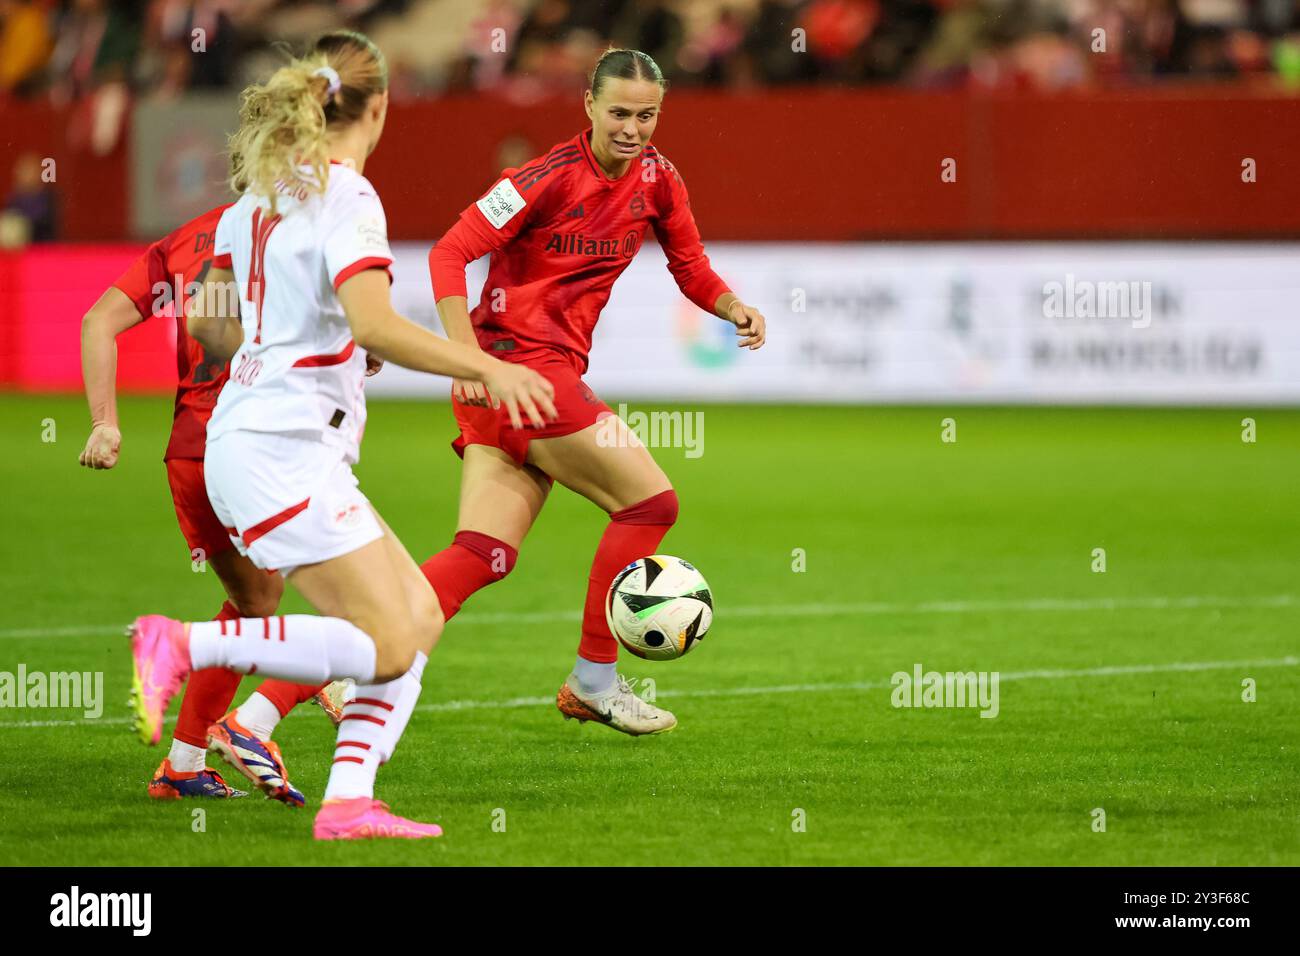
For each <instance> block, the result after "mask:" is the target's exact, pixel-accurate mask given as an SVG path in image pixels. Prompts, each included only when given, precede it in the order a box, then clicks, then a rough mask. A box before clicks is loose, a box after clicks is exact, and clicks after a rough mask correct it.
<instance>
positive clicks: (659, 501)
mask: <svg viewBox="0 0 1300 956" xmlns="http://www.w3.org/2000/svg"><path fill="white" fill-rule="evenodd" d="M609 519H610V520H609V527H607V528H606V529H605V533H604V534H603V535H602V536H601V539H600V545H599V547H597V548H596V558H595V560H594V561H592V562H591V576H590V577H589V578H588V579H587V604H586V607H584V608H583V610H582V641H581V642H580V643H579V644H578V656H580V657H582V658H583V659H584V660H589V661H591V662H592V663H594V664H612V663H614V662H615V661H617V660H618V641H616V640H615V639H614V635H613V634H611V633H609V625H608V624H606V623H605V595H606V594H608V593H609V585H610V582H611V581H613V580H614V575H616V574H618V572H619V571H621V570H622V569H623V568H625V567H627V566H628V565H629V564H631V563H632V562H633V561H635V560H637V558H644V557H646V556H647V555H650V554H654V553H655V551H656V550H657V549H658V548H659V542H660V541H662V540H663V539H664V535H666V534H667V533H668V529H669V528H671V527H672V526H673V522H674V521H676V520H677V492H675V491H673V490H672V489H669V490H668V491H664V492H661V493H660V494H657V495H655V496H654V497H653V498H647V499H646V500H645V501H642V502H641V503H639V504H635V505H633V506H632V507H630V508H624V509H623V510H622V511H615V512H614V513H613V514H611V515H610V516H609Z"/></svg>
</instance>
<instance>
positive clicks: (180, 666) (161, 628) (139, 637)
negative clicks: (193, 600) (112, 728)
mask: <svg viewBox="0 0 1300 956" xmlns="http://www.w3.org/2000/svg"><path fill="white" fill-rule="evenodd" d="M127 633H128V634H130V635H131V658H132V666H133V670H134V674H133V675H132V680H131V709H132V710H133V711H134V719H133V721H132V723H133V725H134V727H135V732H136V733H137V734H139V735H140V740H141V742H142V743H145V744H148V745H149V746H153V745H155V744H157V743H158V741H160V740H162V727H163V716H164V715H165V714H166V713H167V705H168V704H170V703H171V700H172V698H173V697H175V696H176V693H177V692H178V691H179V690H180V689H181V683H182V682H183V681H184V680H185V678H186V676H188V675H189V672H190V647H189V644H190V642H189V627H188V625H186V624H182V623H181V622H180V621H173V620H172V619H171V618H169V617H163V616H162V615H161V614H146V615H145V616H144V617H137V618H136V619H135V623H133V624H132V625H131V628H130V630H129V631H127Z"/></svg>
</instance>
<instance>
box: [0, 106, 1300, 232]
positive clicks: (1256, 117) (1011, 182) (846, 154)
mask: <svg viewBox="0 0 1300 956" xmlns="http://www.w3.org/2000/svg"><path fill="white" fill-rule="evenodd" d="M232 107H233V99H232ZM583 121H584V117H583V114H582V112H581V108H580V105H579V104H578V103H577V102H576V101H575V100H569V99H563V100H555V99H550V100H545V101H542V102H538V103H533V104H520V103H512V102H507V101H504V100H500V99H497V98H488V97H479V96H449V97H444V98H441V99H438V100H436V101H429V102H421V103H405V104H396V105H394V107H393V108H392V111H391V113H390V116H389V123H388V132H387V134H386V137H385V140H384V144H383V147H382V148H381V149H380V150H379V152H378V153H376V155H375V157H374V158H373V160H372V164H371V166H370V167H368V169H367V172H368V174H369V175H370V176H371V178H372V179H373V180H374V181H375V183H376V185H377V186H378V187H379V190H380V192H381V194H382V195H383V197H384V203H385V206H386V208H387V210H388V215H389V226H390V230H391V233H392V235H393V237H394V238H395V239H432V238H434V237H436V236H437V235H439V234H440V233H441V232H442V231H443V230H444V229H446V227H447V226H448V225H449V224H450V223H451V222H452V220H453V219H454V217H455V216H456V215H457V214H458V213H459V211H460V210H461V209H462V208H464V207H465V206H466V205H467V204H468V203H469V202H470V201H471V200H472V199H473V198H475V197H476V196H477V195H478V194H479V193H480V191H482V190H483V189H484V188H485V187H486V186H488V185H490V183H491V180H492V178H493V176H494V174H495V172H496V171H497V170H498V168H499V159H498V154H499V151H500V147H501V144H502V143H503V142H504V141H506V140H507V139H510V138H512V137H522V138H523V139H524V140H526V141H527V143H528V146H527V147H525V148H527V149H530V150H531V151H532V152H539V151H542V150H544V149H546V148H547V147H549V146H550V145H551V144H552V143H554V142H558V141H559V140H561V139H563V138H565V137H567V136H570V135H572V134H573V133H574V132H576V131H577V130H578V129H579V128H581V127H582V125H583ZM84 125H85V120H84V117H82V116H81V114H79V113H78V112H76V111H57V112H56V111H51V110H50V109H48V108H45V107H37V106H33V105H30V104H27V105H19V106H15V105H13V104H12V103H9V104H7V105H3V106H0V128H3V137H4V139H5V141H6V156H7V157H15V156H17V155H18V154H19V153H21V152H24V151H28V150H31V151H35V152H37V154H38V155H41V156H47V155H48V156H53V157H55V158H57V159H58V162H59V166H58V186H57V188H58V190H59V193H60V206H61V209H62V214H63V220H64V230H63V235H64V237H65V238H67V239H73V240H105V239H110V240H111V239H119V238H121V237H123V236H126V235H130V232H131V230H130V229H129V225H128V222H129V211H128V210H129V203H128V202H127V197H128V189H129V186H128V178H129V165H128V157H127V149H126V147H125V146H122V145H119V146H118V148H117V149H115V150H114V151H113V152H112V153H111V154H110V155H108V156H105V157H100V158H93V157H90V156H89V155H88V154H87V153H86V152H85V150H84V149H83V148H82V147H80V146H79V145H78V144H79V142H80V140H81V139H82V138H83V136H82V134H81V133H80V132H79V131H80V130H81V129H83V127H84ZM123 139H124V140H125V139H126V137H124V138H123ZM656 142H657V143H658V145H660V146H661V147H662V148H663V150H664V152H665V153H667V155H668V156H669V157H671V158H672V159H673V160H674V162H676V164H677V165H678V166H679V167H680V168H681V169H682V171H683V173H684V174H685V176H686V180H687V183H688V185H689V186H690V189H691V194H692V199H693V202H694V205H695V208H696V213H697V216H698V218H699V220H700V223H701V226H702V228H703V231H704V234H705V236H706V238H712V239H738V240H825V241H837V240H839V241H843V240H852V239H915V238H940V239H987V238H995V239H997V238H1002V239H1013V238H1022V239H1024V238H1049V237H1055V238H1115V239H1136V238H1188V239H1190V238H1207V237H1227V238H1245V237H1256V238H1259V237H1282V236H1286V237H1291V238H1294V237H1297V236H1300V99H1297V98H1294V97H1286V96H1281V95H1275V94H1271V93H1268V92H1260V91H1258V90H1256V89H1246V88H1238V87H1231V86H1229V87H1221V86H1197V87H1173V88H1158V89H1147V90H1133V91H1124V92H1115V91H1107V92H1089V93H1072V94H1062V95H1054V96H1050V97H1049V96H1038V95H1033V94H1027V93H1008V94H996V95H979V94H938V93H921V92H888V91H873V90H827V89H807V90H791V91H755V92H753V93H723V92H713V91H692V90H683V91H674V92H671V93H670V94H669V97H668V100H667V104H666V110H665V113H664V118H663V121H662V125H661V131H660V133H659V135H658V136H657V137H656ZM945 157H952V158H953V159H955V160H956V161H957V180H956V182H954V183H944V182H941V180H940V175H939V174H940V163H941V161H942V160H943V159H944V158H945ZM1245 158H1251V159H1254V160H1255V162H1256V165H1257V169H1258V181H1257V182H1255V183H1250V184H1247V183H1243V182H1242V181H1241V170H1242V165H1241V164H1242V161H1243V159H1245ZM11 165H12V163H11V162H10V163H6V164H4V167H3V168H0V187H2V188H3V189H4V190H5V191H7V189H8V181H9V177H10V175H11V169H10V168H9V167H10V166H11ZM137 238H153V237H145V236H139V237H137Z"/></svg>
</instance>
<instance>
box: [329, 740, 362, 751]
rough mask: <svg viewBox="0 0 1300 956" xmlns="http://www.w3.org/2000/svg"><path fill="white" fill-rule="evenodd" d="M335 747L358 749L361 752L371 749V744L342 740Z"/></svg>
mask: <svg viewBox="0 0 1300 956" xmlns="http://www.w3.org/2000/svg"><path fill="white" fill-rule="evenodd" d="M334 746H335V747H358V748H360V749H361V750H369V749H370V744H367V743H362V742H361V741H360V740H340V741H339V742H338V743H336V744H335V745H334Z"/></svg>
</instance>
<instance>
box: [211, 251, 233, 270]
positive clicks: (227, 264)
mask: <svg viewBox="0 0 1300 956" xmlns="http://www.w3.org/2000/svg"><path fill="white" fill-rule="evenodd" d="M234 267H235V264H234V263H233V262H231V260H230V253H228V252H227V253H225V254H223V255H219V256H213V257H212V268H214V269H233V268H234Z"/></svg>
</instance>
